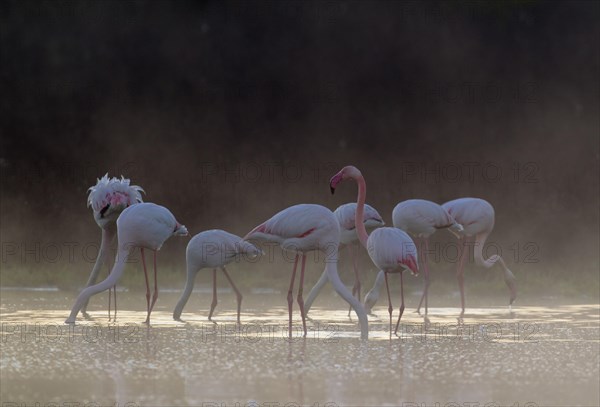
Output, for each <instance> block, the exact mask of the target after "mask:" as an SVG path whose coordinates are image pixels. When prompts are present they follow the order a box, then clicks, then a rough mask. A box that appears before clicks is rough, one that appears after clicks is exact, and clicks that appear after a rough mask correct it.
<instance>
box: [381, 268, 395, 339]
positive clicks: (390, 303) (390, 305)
mask: <svg viewBox="0 0 600 407" xmlns="http://www.w3.org/2000/svg"><path fill="white" fill-rule="evenodd" d="M383 275H384V276H385V289H386V290H387V296H388V312H389V314H390V338H391V337H392V311H393V310H394V309H393V308H392V297H390V286H389V284H388V273H387V271H386V272H384V273H383Z"/></svg>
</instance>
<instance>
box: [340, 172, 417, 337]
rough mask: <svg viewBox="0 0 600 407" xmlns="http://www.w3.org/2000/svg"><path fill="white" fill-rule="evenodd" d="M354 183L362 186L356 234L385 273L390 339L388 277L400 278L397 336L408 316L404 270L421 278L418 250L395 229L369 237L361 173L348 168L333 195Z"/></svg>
mask: <svg viewBox="0 0 600 407" xmlns="http://www.w3.org/2000/svg"><path fill="white" fill-rule="evenodd" d="M348 179H352V180H355V181H356V183H357V184H358V199H357V202H356V204H357V206H356V215H355V225H356V232H357V233H358V239H359V240H360V243H361V244H362V245H363V246H364V247H365V248H366V249H367V251H368V252H369V257H371V260H372V261H373V263H375V265H376V266H377V268H379V269H380V270H381V271H383V272H384V278H385V287H386V290H387V295H388V312H389V314H390V335H391V334H392V311H393V308H392V300H391V297H390V288H389V284H388V274H389V273H398V274H400V295H401V300H402V304H401V305H400V315H399V316H398V322H397V323H396V329H395V330H394V332H395V333H396V332H398V326H399V325H400V319H401V318H402V313H403V312H404V287H403V282H402V273H403V272H404V270H409V271H410V272H411V273H412V274H413V275H418V274H419V266H418V260H417V248H416V246H415V244H414V242H413V241H412V239H411V238H410V236H408V234H406V232H404V231H402V230H400V229H397V228H393V227H381V228H378V229H375V230H374V231H373V232H371V235H369V234H368V233H367V230H366V228H365V224H364V222H363V221H362V219H363V217H364V207H365V199H366V196H367V184H366V182H365V179H364V177H363V175H362V174H361V172H360V171H359V170H358V168H356V167H354V166H351V165H349V166H346V167H344V168H342V169H341V171H340V172H338V173H337V174H335V175H334V176H333V177H332V178H331V181H330V182H329V185H330V187H331V193H334V192H335V188H336V187H337V186H338V184H340V183H341V182H342V181H345V180H348Z"/></svg>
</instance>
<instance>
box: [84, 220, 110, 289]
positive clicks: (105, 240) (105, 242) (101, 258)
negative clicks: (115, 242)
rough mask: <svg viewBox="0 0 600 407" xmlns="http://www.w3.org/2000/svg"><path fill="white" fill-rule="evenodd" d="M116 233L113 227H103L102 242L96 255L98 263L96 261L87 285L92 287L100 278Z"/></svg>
mask: <svg viewBox="0 0 600 407" xmlns="http://www.w3.org/2000/svg"><path fill="white" fill-rule="evenodd" d="M114 235H115V231H114V230H112V229H111V228H103V229H102V241H101V242H100V249H99V250H98V257H96V263H94V268H93V269H92V272H91V274H90V277H89V278H88V281H87V283H86V284H85V286H86V287H90V286H92V285H93V284H95V283H96V279H97V278H98V273H100V270H101V269H102V266H103V265H104V263H105V262H106V258H107V256H108V252H109V248H110V242H111V241H112V239H113V237H114Z"/></svg>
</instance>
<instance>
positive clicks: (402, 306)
mask: <svg viewBox="0 0 600 407" xmlns="http://www.w3.org/2000/svg"><path fill="white" fill-rule="evenodd" d="M403 274H404V273H403V272H402V271H401V272H400V298H401V300H402V304H400V315H398V322H396V329H395V330H394V335H396V334H397V333H398V326H399V325H400V318H402V314H404V281H403V279H402V275H403Z"/></svg>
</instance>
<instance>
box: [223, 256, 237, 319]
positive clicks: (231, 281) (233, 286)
mask: <svg viewBox="0 0 600 407" xmlns="http://www.w3.org/2000/svg"><path fill="white" fill-rule="evenodd" d="M221 270H223V273H224V274H225V277H226V278H227V281H229V284H231V288H233V291H235V295H236V297H237V322H238V324H240V323H241V322H240V312H241V310H242V293H240V290H238V289H237V287H236V286H235V284H233V280H232V279H231V277H229V273H228V272H227V269H226V268H225V266H223V267H221Z"/></svg>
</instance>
